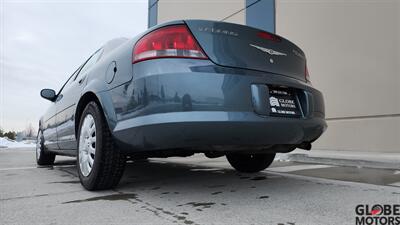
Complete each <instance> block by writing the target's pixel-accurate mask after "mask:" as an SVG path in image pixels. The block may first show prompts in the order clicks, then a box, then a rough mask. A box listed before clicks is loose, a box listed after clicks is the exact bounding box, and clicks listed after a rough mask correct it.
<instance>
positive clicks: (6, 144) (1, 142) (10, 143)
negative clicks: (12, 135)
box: [0, 137, 36, 148]
mask: <svg viewBox="0 0 400 225" xmlns="http://www.w3.org/2000/svg"><path fill="white" fill-rule="evenodd" d="M35 146H36V143H34V142H33V141H21V142H17V141H14V140H11V139H8V138H6V137H0V148H31V147H35Z"/></svg>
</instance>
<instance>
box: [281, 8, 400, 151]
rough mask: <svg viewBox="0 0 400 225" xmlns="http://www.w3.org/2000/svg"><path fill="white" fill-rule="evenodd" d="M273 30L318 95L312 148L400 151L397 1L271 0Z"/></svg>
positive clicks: (399, 44)
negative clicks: (303, 59)
mask: <svg viewBox="0 0 400 225" xmlns="http://www.w3.org/2000/svg"><path fill="white" fill-rule="evenodd" d="M276 31H277V33H278V34H281V35H283V36H285V37H287V38H288V39H290V40H292V41H293V42H295V43H296V44H298V45H299V46H300V47H301V48H302V49H303V50H304V51H305V53H306V55H307V58H308V68H309V71H310V75H311V80H312V82H313V84H314V86H315V87H317V88H318V89H320V90H321V91H322V92H323V93H324V96H325V101H326V112H327V114H326V116H327V118H328V125H329V128H328V130H327V132H326V133H325V134H324V135H323V136H322V137H321V139H320V140H319V141H317V142H316V143H315V145H314V147H315V148H319V149H335V150H358V151H379V152H400V1H397V0H376V1H370V0H365V1H350V0H349V1H336V0H318V1H310V0H277V1H276Z"/></svg>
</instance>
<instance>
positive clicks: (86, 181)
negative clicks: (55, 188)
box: [76, 102, 103, 189]
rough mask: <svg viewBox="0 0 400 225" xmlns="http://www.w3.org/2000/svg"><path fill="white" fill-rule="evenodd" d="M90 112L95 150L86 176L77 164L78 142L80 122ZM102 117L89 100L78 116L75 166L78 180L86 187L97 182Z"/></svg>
mask: <svg viewBox="0 0 400 225" xmlns="http://www.w3.org/2000/svg"><path fill="white" fill-rule="evenodd" d="M88 114H90V115H91V116H92V117H93V119H94V122H95V126H96V150H95V155H94V162H93V166H92V170H91V171H90V173H89V175H88V176H86V177H85V176H84V175H83V174H82V172H81V168H80V165H79V143H80V136H81V128H82V124H83V121H84V118H85V117H86V116H87V115H88ZM102 123H103V119H102V114H101V112H100V109H99V107H98V106H97V104H96V103H95V102H90V103H89V104H88V105H87V106H86V107H85V109H84V110H83V113H82V116H81V118H80V122H79V129H78V136H77V137H78V138H77V142H78V143H77V146H78V148H77V160H76V166H77V169H78V175H79V178H80V181H81V183H82V185H83V186H84V187H85V188H87V189H92V188H93V186H94V185H95V184H96V182H97V180H96V179H97V178H98V177H99V176H98V173H99V172H100V171H99V170H100V169H101V164H102V151H101V149H102V148H103V140H102V134H103V126H102Z"/></svg>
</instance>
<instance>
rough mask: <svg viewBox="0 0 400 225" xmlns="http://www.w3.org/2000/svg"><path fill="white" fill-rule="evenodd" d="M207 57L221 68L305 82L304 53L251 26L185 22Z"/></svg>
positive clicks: (283, 40) (279, 38) (280, 38)
mask: <svg viewBox="0 0 400 225" xmlns="http://www.w3.org/2000/svg"><path fill="white" fill-rule="evenodd" d="M185 22H186V24H187V25H188V27H189V29H190V31H191V32H192V33H193V35H194V36H195V38H196V39H197V41H198V42H199V44H200V45H201V47H202V48H203V50H204V51H205V53H206V54H207V56H208V57H209V58H210V60H211V61H213V62H214V63H215V64H218V65H221V66H229V67H237V68H244V69H252V70H258V71H265V72H270V73H275V74H280V75H284V76H288V77H292V78H295V79H299V80H302V81H305V67H306V59H305V56H304V53H303V51H302V50H301V49H300V48H298V47H297V46H296V45H295V44H293V43H292V42H290V41H288V40H286V39H284V38H282V37H279V36H277V35H274V34H271V33H268V32H265V31H262V30H259V29H255V28H251V27H248V26H243V25H238V24H232V23H224V22H215V21H204V20H187V21H185Z"/></svg>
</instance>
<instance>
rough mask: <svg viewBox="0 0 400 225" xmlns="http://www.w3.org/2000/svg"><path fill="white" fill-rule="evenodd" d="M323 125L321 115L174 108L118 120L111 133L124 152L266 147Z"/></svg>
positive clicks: (298, 139) (307, 136) (306, 136)
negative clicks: (163, 111) (289, 115)
mask: <svg viewBox="0 0 400 225" xmlns="http://www.w3.org/2000/svg"><path fill="white" fill-rule="evenodd" d="M325 129H326V122H325V120H324V119H323V118H319V117H315V118H308V119H305V118H282V117H262V116H259V115H257V114H255V113H253V112H175V113H162V114H153V115H148V116H142V117H137V118H133V119H129V120H125V121H123V122H120V123H119V124H118V125H117V127H116V128H115V130H114V135H115V137H116V138H117V140H118V141H119V143H120V144H121V147H122V148H123V149H124V150H125V151H127V152H132V153H133V152H136V151H151V150H161V149H182V148H189V149H199V150H201V149H207V148H208V147H211V148H213V147H221V148H213V149H221V150H224V146H226V147H227V149H229V147H230V146H246V147H254V148H256V147H263V146H264V147H269V146H271V145H280V144H284V145H298V144H301V143H303V142H312V141H314V140H315V139H317V138H318V137H319V136H320V135H321V134H322V133H323V132H324V130H325Z"/></svg>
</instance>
